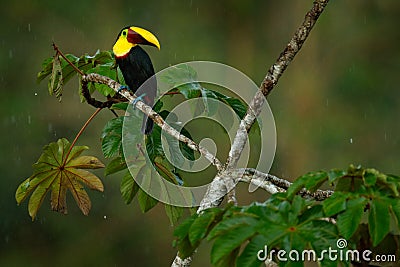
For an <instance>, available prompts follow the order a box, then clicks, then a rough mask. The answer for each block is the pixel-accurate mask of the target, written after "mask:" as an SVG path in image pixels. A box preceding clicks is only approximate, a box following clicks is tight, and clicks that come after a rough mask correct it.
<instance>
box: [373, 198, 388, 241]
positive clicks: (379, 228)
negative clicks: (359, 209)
mask: <svg viewBox="0 0 400 267" xmlns="http://www.w3.org/2000/svg"><path fill="white" fill-rule="evenodd" d="M389 206H390V202H389V201H385V200H383V199H373V200H372V201H371V202H370V212H369V216H368V225H369V234H370V235H371V237H372V245H373V246H376V245H378V244H379V243H380V242H381V241H382V240H383V238H384V237H385V236H386V235H387V234H388V233H389V229H390V214H389Z"/></svg>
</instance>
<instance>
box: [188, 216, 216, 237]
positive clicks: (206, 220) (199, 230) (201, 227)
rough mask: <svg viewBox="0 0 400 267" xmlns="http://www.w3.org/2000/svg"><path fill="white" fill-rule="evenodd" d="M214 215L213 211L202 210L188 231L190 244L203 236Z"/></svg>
mask: <svg viewBox="0 0 400 267" xmlns="http://www.w3.org/2000/svg"><path fill="white" fill-rule="evenodd" d="M216 215H217V214H216V213H215V212H204V213H203V214H201V215H199V217H198V218H197V219H196V220H195V221H194V222H193V224H192V226H191V227H190V231H189V241H190V243H191V244H192V245H195V244H196V243H197V242H199V241H200V240H201V239H203V238H205V236H206V234H207V232H208V231H209V227H210V225H211V224H212V223H213V222H214V219H215V217H216Z"/></svg>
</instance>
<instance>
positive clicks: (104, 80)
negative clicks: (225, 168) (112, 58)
mask: <svg viewBox="0 0 400 267" xmlns="http://www.w3.org/2000/svg"><path fill="white" fill-rule="evenodd" d="M88 82H96V83H101V84H105V85H107V86H108V87H110V88H111V89H113V90H114V91H116V92H118V93H119V94H120V95H122V96H123V97H125V98H126V99H127V100H128V101H129V102H132V101H134V100H135V99H136V98H137V97H136V96H135V95H133V94H131V93H130V92H129V90H127V89H123V90H119V89H120V88H121V84H119V83H118V82H116V81H114V80H113V79H111V78H109V77H106V76H102V75H99V74H97V73H90V74H87V75H83V76H82V87H84V86H87V83H88ZM135 107H136V108H137V109H139V110H140V111H142V112H143V113H144V114H146V115H147V116H148V117H149V118H150V119H152V120H153V121H154V122H155V123H156V124H157V125H158V126H160V127H161V128H162V130H163V131H165V132H166V133H168V134H169V135H171V136H172V137H174V138H175V139H177V140H179V141H181V142H183V143H185V144H186V145H187V146H188V147H190V148H191V149H193V150H195V151H198V152H199V153H200V154H201V155H202V156H204V157H205V158H206V159H207V160H208V161H209V162H211V164H213V165H214V166H215V167H216V168H217V170H218V171H219V170H221V169H222V164H221V162H220V161H219V160H218V159H217V158H216V156H214V155H213V154H211V153H210V152H209V151H208V150H207V149H206V148H204V147H202V146H200V145H198V144H197V143H195V142H194V141H193V140H191V139H190V138H188V137H186V136H185V135H183V134H181V133H179V132H178V131H177V130H175V129H174V128H172V127H171V126H170V125H168V124H167V123H166V122H165V121H164V119H163V118H162V117H161V116H160V115H159V114H158V113H157V112H155V111H154V110H153V109H152V108H151V107H150V106H148V105H146V104H145V103H144V102H142V101H138V102H136V106H135Z"/></svg>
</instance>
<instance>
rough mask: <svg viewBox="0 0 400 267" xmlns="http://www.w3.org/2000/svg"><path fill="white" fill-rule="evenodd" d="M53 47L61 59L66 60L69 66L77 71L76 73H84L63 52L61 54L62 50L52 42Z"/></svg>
mask: <svg viewBox="0 0 400 267" xmlns="http://www.w3.org/2000/svg"><path fill="white" fill-rule="evenodd" d="M53 48H54V50H55V51H56V53H57V54H58V55H60V56H61V57H62V58H63V59H65V61H67V63H68V64H69V65H71V67H72V68H73V69H74V70H75V71H76V72H77V73H79V74H80V75H82V76H83V75H85V73H83V72H82V71H81V70H80V69H78V67H77V66H75V64H74V63H72V62H71V61H70V60H69V59H68V58H67V57H66V56H65V55H64V54H63V52H61V51H60V49H58V46H57V45H56V44H55V43H54V42H53Z"/></svg>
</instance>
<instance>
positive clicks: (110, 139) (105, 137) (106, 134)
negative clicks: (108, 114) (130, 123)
mask: <svg viewBox="0 0 400 267" xmlns="http://www.w3.org/2000/svg"><path fill="white" fill-rule="evenodd" d="M124 118H125V117H123V116H121V117H118V118H114V119H112V120H110V121H108V122H107V124H106V125H105V126H104V129H103V132H102V134H101V137H102V141H101V149H102V151H103V154H104V156H105V157H106V158H110V157H113V156H116V155H118V154H119V155H121V154H122V153H121V150H122V125H123V123H124Z"/></svg>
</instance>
